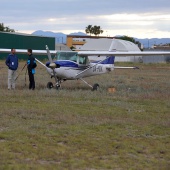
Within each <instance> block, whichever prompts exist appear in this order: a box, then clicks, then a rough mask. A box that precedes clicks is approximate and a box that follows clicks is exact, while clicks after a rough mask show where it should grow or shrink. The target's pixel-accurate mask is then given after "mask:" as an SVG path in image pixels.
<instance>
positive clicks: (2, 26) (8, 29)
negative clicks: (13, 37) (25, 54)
mask: <svg viewBox="0 0 170 170" xmlns="http://www.w3.org/2000/svg"><path fill="white" fill-rule="evenodd" d="M0 31H3V32H15V30H14V29H11V28H9V27H5V26H4V24H3V23H0Z"/></svg>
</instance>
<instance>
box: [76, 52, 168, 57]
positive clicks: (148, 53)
mask: <svg viewBox="0 0 170 170" xmlns="http://www.w3.org/2000/svg"><path fill="white" fill-rule="evenodd" d="M78 55H80V56H154V55H170V52H166V51H150V52H148V51H147V52H146V51H144V52H143V51H141V52H140V51H127V52H116V51H79V52H78Z"/></svg>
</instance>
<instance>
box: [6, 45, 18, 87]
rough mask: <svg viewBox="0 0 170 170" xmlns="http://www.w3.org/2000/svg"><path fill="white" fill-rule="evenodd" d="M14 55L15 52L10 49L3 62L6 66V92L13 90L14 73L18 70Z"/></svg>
mask: <svg viewBox="0 0 170 170" xmlns="http://www.w3.org/2000/svg"><path fill="white" fill-rule="evenodd" d="M15 53H16V50H15V49H14V48H12V49H11V53H10V54H9V55H8V56H7V58H6V62H5V63H6V65H7V66H8V90H11V89H15V79H16V71H17V68H18V57H17V55H16V54H15Z"/></svg>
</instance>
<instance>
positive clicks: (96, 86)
mask: <svg viewBox="0 0 170 170" xmlns="http://www.w3.org/2000/svg"><path fill="white" fill-rule="evenodd" d="M98 89H99V84H97V83H96V84H94V85H93V89H92V91H96V90H98Z"/></svg>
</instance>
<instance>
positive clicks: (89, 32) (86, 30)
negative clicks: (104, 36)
mask: <svg viewBox="0 0 170 170" xmlns="http://www.w3.org/2000/svg"><path fill="white" fill-rule="evenodd" d="M85 32H86V33H87V34H90V35H91V34H92V25H88V26H87V27H86V29H85Z"/></svg>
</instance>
